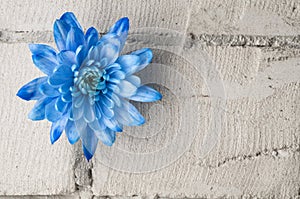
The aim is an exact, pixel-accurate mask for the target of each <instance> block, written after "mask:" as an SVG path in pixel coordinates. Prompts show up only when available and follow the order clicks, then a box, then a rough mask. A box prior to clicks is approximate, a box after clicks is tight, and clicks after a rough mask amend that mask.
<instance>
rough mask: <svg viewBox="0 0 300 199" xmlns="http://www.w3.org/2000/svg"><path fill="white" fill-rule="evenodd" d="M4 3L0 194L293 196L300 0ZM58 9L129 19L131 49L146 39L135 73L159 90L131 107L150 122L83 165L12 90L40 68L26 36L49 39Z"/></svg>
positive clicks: (297, 160) (296, 185) (103, 20)
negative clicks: (146, 52)
mask: <svg viewBox="0 0 300 199" xmlns="http://www.w3.org/2000/svg"><path fill="white" fill-rule="evenodd" d="M0 11H1V12H0V31H1V32H0V55H1V56H0V62H1V71H0V97H1V100H0V110H1V115H0V121H1V129H0V198H19V197H20V198H23V197H24V198H106V197H110V198H170V197H171V198H182V197H188V198H300V117H299V116H300V81H299V80H300V35H299V33H300V2H299V1H297V0H245V1H240V0H222V1H221V0H201V1H200V0H186V1H182V0H149V1H142V0H125V1H119V0H112V1H102V0H101V1H96V0H94V1H89V0H83V1H75V0H70V1H49V0H47V1H44V0H30V1H29V0H23V1H9V0H1V4H0ZM65 11H72V12H74V13H75V14H76V16H77V17H78V20H79V21H80V22H81V24H82V26H83V27H85V28H87V27H89V26H94V27H95V28H97V29H98V30H99V32H100V33H105V32H106V31H107V30H108V28H109V26H110V25H112V24H113V23H114V22H115V21H116V20H117V19H118V18H120V17H122V16H128V17H129V19H130V21H131V30H132V32H131V33H132V35H133V36H131V37H132V38H133V39H132V40H129V41H128V48H127V50H128V51H129V50H130V49H131V48H135V47H137V46H139V45H144V46H152V47H153V49H154V56H155V58H154V60H153V63H154V64H153V65H152V66H151V67H149V68H148V69H146V70H145V71H142V72H141V74H140V75H141V76H142V77H143V78H144V80H145V81H146V82H145V83H147V81H148V82H154V83H155V86H156V87H157V88H158V89H160V90H161V92H162V93H163V95H164V98H163V100H162V101H161V102H158V103H154V104H145V105H141V104H137V107H138V108H139V109H140V110H141V111H142V113H143V114H144V115H145V117H146V119H147V120H148V123H147V125H145V126H142V127H137V128H128V129H125V132H124V133H123V134H120V135H119V136H118V138H117V141H116V144H115V145H114V146H113V147H112V148H107V147H104V146H100V147H98V150H97V152H96V155H95V157H94V158H93V159H92V161H91V162H89V163H88V162H87V161H86V160H85V159H84V157H83V155H82V152H81V146H80V143H77V144H75V145H74V146H72V145H69V143H68V142H67V139H66V137H65V135H63V136H62V138H61V139H60V140H59V141H58V142H57V143H55V144H54V145H51V144H50V140H49V130H50V126H49V123H47V122H46V121H44V122H32V121H30V120H28V119H27V113H28V112H29V110H30V109H31V107H32V106H33V102H25V101H22V100H20V99H19V98H17V97H16V96H15V94H16V92H17V90H18V89H19V88H20V86H22V85H23V84H24V83H26V82H28V81H29V80H31V79H33V78H35V77H37V76H39V75H41V72H40V71H38V69H36V68H35V67H34V65H33V63H32V61H31V56H30V52H29V50H28V48H27V44H28V43H47V44H52V45H53V38H52V24H53V22H54V20H55V19H56V18H59V16H60V15H61V14H62V13H64V12H65ZM146 27H152V29H151V28H150V29H149V28H146ZM153 28H154V29H153ZM134 31H136V34H134ZM155 31H156V32H155ZM160 32H162V33H160ZM174 35H175V36H174ZM136 38H140V39H141V40H144V39H145V38H148V39H149V38H150V41H148V42H145V43H139V42H137V43H136V42H135V40H134V39H136ZM160 39H163V40H160ZM181 42H182V43H181ZM178 46H181V47H182V48H181V49H178V48H177V47H178ZM178 53H179V55H178ZM210 61H211V63H210ZM155 63H156V64H155ZM197 65H199V66H200V68H198V70H196V71H195V67H196V68H197V67H198V66H197ZM201 66H204V68H201ZM211 66H213V67H214V69H215V70H216V71H217V73H216V74H214V75H211V72H212V71H211V70H210V67H211ZM202 69H203V71H201V70H202ZM199 71H200V73H199ZM201 72H204V74H202V73H201ZM200 74H202V75H203V76H201V75H200ZM216 77H218V81H214V80H215V78H216ZM147 78H148V79H147ZM151 78H152V79H151ZM216 82H221V83H222V84H221V85H222V86H223V87H222V88H224V89H223V90H221V91H220V90H213V89H214V88H219V87H218V84H217V83H216ZM214 83H216V85H214V86H212V87H211V84H214ZM222 92H224V93H222ZM223 103H224V104H223ZM225 104H226V106H225ZM212 113H214V114H212ZM221 113H222V114H221ZM219 114H221V116H222V117H220V118H218V115H219ZM213 121H215V122H216V127H217V126H218V125H220V127H221V129H220V131H217V133H216V131H212V132H211V131H210V130H209V129H210V127H211V125H213V124H214V123H213ZM149 135H151V136H149ZM176 138H178V139H176ZM174 140H175V143H173V142H172V141H174ZM180 140H181V141H182V142H180ZM205 140H209V141H210V142H208V143H205ZM174 146H177V147H174ZM172 147H173V148H172ZM165 149H166V150H165ZM160 150H161V151H160ZM172 150H173V151H172ZM120 151H123V152H124V151H125V152H126V151H127V152H129V153H124V154H125V155H122V154H123V153H121V152H120ZM157 151H158V152H157ZM115 152H116V153H115ZM126 154H127V155H126ZM128 154H129V155H128ZM137 154H142V156H137ZM149 154H154V155H153V156H150V155H149Z"/></svg>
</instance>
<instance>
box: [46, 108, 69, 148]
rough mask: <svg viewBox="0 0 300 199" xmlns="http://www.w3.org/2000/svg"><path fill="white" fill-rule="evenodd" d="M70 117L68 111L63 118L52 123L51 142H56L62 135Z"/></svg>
mask: <svg viewBox="0 0 300 199" xmlns="http://www.w3.org/2000/svg"><path fill="white" fill-rule="evenodd" d="M68 118H69V114H68V113H66V114H64V115H63V116H62V117H61V119H59V120H57V121H56V122H54V123H52V126H51V130H50V141H51V144H54V142H56V140H58V138H59V137H60V136H61V134H62V132H63V131H64V129H65V127H66V124H67V121H68Z"/></svg>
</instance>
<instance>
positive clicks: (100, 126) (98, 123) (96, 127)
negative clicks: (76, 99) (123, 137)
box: [88, 119, 106, 131]
mask: <svg viewBox="0 0 300 199" xmlns="http://www.w3.org/2000/svg"><path fill="white" fill-rule="evenodd" d="M88 125H89V127H90V128H91V129H93V131H102V130H104V129H105V128H106V126H105V124H104V123H103V122H102V120H100V119H99V120H98V119H95V120H94V121H93V122H91V123H89V124H88Z"/></svg>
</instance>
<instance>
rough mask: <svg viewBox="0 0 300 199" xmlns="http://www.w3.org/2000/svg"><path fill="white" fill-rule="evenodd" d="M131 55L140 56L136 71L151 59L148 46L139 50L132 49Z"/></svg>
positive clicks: (151, 55) (151, 54)
mask: <svg viewBox="0 0 300 199" xmlns="http://www.w3.org/2000/svg"><path fill="white" fill-rule="evenodd" d="M131 54H132V55H137V56H139V58H140V65H139V67H138V68H137V69H136V71H135V72H138V71H140V70H142V69H144V68H145V67H146V66H147V65H148V64H149V63H150V62H151V60H152V57H153V53H152V51H151V49H149V48H142V49H140V50H137V51H134V52H132V53H131Z"/></svg>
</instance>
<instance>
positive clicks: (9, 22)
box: [0, 0, 190, 32]
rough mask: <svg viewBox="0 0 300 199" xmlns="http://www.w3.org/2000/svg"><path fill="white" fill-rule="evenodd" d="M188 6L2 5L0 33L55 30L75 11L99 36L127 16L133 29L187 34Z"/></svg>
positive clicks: (154, 0) (132, 0)
mask: <svg viewBox="0 0 300 199" xmlns="http://www.w3.org/2000/svg"><path fill="white" fill-rule="evenodd" d="M189 4H190V3H189V2H188V1H187V2H186V1H181V0H175V1H173V0H167V1H159V0H150V1H140V0H126V1H119V0H113V1H109V2H107V1H103V0H101V1H89V0H84V1H75V0H72V1H63V0H59V1H43V0H34V1H30V0H25V1H22V2H21V1H20V2H18V1H16V2H14V3H12V2H11V1H9V0H2V1H1V4H0V10H1V12H0V24H1V29H2V30H3V29H8V30H23V31H24V30H25V31H26V30H27V31H36V30H39V31H41V30H52V26H53V22H54V21H55V19H57V18H59V17H60V16H61V15H62V14H63V13H64V12H66V11H72V12H74V13H75V15H76V16H77V17H78V20H79V22H80V23H81V24H82V26H83V27H84V28H88V27H90V26H94V27H95V28H97V29H98V30H99V31H100V32H104V31H107V30H108V28H109V27H110V26H112V25H113V23H114V22H115V21H116V20H117V19H119V18H121V17H124V16H127V17H129V19H130V21H131V27H132V28H133V29H135V28H141V27H159V28H169V29H174V30H177V31H183V32H184V31H185V29H186V21H187V18H188V14H189V13H188V12H186V9H188V8H189Z"/></svg>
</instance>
